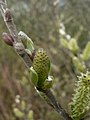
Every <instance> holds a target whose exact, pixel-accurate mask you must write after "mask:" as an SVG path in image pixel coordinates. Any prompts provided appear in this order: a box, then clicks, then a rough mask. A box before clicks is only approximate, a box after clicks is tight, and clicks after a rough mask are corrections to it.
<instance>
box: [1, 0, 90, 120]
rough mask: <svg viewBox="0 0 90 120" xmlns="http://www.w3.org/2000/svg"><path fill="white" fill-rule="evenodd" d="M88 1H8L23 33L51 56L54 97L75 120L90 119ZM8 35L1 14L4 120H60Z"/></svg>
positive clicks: (2, 109) (2, 114)
mask: <svg viewBox="0 0 90 120" xmlns="http://www.w3.org/2000/svg"><path fill="white" fill-rule="evenodd" d="M89 3H90V2H89V0H78V1H75V0H72V1H71V0H52V1H50V0H39V1H38V0H28V1H27V0H19V1H18V0H15V1H14V0H10V1H8V6H10V8H11V11H12V13H13V17H14V20H15V24H16V26H17V27H18V31H20V30H22V31H24V32H25V33H26V34H27V35H28V36H29V37H30V38H31V39H32V41H33V42H34V45H35V48H36V50H38V48H43V49H44V50H45V51H46V52H47V54H48V56H49V57H50V60H51V73H50V74H51V75H53V76H54V83H53V86H52V90H53V93H54V95H55V96H56V98H57V99H58V101H59V102H60V103H61V105H62V106H63V108H64V109H65V110H66V111H67V112H68V113H69V115H70V116H71V117H72V119H74V120H81V119H83V118H84V119H85V120H88V119H90V117H89V110H90V95H89V93H90V88H89V87H90V85H89V84H90V74H89V71H90V61H89V60H90V55H89V53H90V42H89V39H90V33H89V31H90V30H89V29H90V27H89V19H90V17H89V11H90V8H89ZM7 31H8V30H6V26H5V25H4V22H3V19H2V16H0V44H1V47H0V120H25V119H27V120H58V119H60V118H59V116H58V114H57V113H56V112H55V111H54V110H53V108H51V107H49V106H48V104H47V103H45V102H44V100H42V99H41V98H40V96H39V95H38V93H37V92H36V91H35V89H34V86H33V84H32V82H31V81H30V75H29V73H28V71H27V68H26V66H25V65H24V64H23V60H22V59H21V58H20V57H18V55H17V54H16V53H15V51H14V50H13V49H12V47H9V46H7V45H6V44H5V43H4V42H3V38H2V33H3V32H7ZM87 70H88V72H87ZM77 76H79V78H78V77H77ZM41 77H42V76H41ZM75 83H76V86H75ZM74 89H75V92H74ZM72 94H74V95H73V97H72ZM61 120H62V118H61Z"/></svg>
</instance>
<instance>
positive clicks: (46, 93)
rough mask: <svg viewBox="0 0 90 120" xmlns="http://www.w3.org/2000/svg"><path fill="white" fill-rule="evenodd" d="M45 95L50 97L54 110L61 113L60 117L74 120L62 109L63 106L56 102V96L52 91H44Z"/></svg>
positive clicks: (65, 119)
mask: <svg viewBox="0 0 90 120" xmlns="http://www.w3.org/2000/svg"><path fill="white" fill-rule="evenodd" d="M43 92H44V93H45V95H46V96H47V97H48V99H49V100H50V102H51V103H52V105H53V106H54V109H55V110H56V111H57V112H58V113H59V115H60V116H62V117H63V118H64V120H72V118H71V117H70V116H69V114H68V113H67V112H66V111H65V110H64V109H63V108H62V107H61V105H60V104H59V103H58V101H57V100H56V98H55V96H54V95H53V93H52V91H51V90H45V91H43Z"/></svg>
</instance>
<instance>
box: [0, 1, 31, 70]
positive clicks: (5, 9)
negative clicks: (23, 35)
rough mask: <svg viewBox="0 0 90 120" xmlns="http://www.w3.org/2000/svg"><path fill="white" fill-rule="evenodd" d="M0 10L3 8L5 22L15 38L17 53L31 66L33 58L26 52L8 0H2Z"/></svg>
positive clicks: (14, 44) (14, 43) (14, 45)
mask: <svg viewBox="0 0 90 120" xmlns="http://www.w3.org/2000/svg"><path fill="white" fill-rule="evenodd" d="M0 10H1V14H2V16H3V19H4V22H5V24H6V26H7V28H8V30H9V32H10V34H11V36H12V38H13V47H14V48H15V50H16V53H17V54H18V55H20V56H21V57H22V58H23V60H24V62H25V64H26V65H27V67H28V68H29V67H30V66H31V64H32V62H31V59H30V57H29V55H28V54H27V53H26V51H25V48H24V46H23V44H22V42H21V40H20V39H19V38H18V32H17V29H16V26H15V24H14V21H13V17H12V14H11V11H10V9H9V8H8V7H7V3H6V0H0Z"/></svg>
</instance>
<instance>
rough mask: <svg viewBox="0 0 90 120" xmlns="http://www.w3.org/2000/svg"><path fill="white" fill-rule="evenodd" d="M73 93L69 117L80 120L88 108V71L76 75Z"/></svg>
mask: <svg viewBox="0 0 90 120" xmlns="http://www.w3.org/2000/svg"><path fill="white" fill-rule="evenodd" d="M78 78H79V80H78V81H77V83H76V89H75V94H74V95H73V98H72V102H71V104H70V105H71V117H72V118H73V120H81V119H82V118H83V117H84V115H85V113H86V112H87V111H88V109H89V108H90V73H89V72H87V73H86V74H82V75H81V76H80V77H78Z"/></svg>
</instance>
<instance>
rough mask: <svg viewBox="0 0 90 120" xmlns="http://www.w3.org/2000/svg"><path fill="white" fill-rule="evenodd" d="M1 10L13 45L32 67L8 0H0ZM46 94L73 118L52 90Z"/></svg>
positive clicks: (64, 115) (54, 103)
mask: <svg viewBox="0 0 90 120" xmlns="http://www.w3.org/2000/svg"><path fill="white" fill-rule="evenodd" d="M0 10H1V14H2V16H3V19H4V22H5V24H6V26H7V28H8V30H9V32H10V35H11V36H12V38H13V47H14V49H15V51H16V53H17V54H18V55H19V56H20V57H21V58H23V60H24V62H25V64H26V65H27V68H30V67H31V64H32V61H31V59H30V57H29V55H28V54H27V53H26V51H25V48H24V46H23V44H22V42H21V40H20V39H19V38H18V31H17V29H16V26H15V24H14V20H13V17H12V14H11V11H10V9H9V8H8V7H7V2H6V0H0ZM43 92H44V93H45V94H46V96H47V97H48V98H49V100H50V101H51V103H52V104H53V106H54V109H55V110H56V111H57V112H58V113H59V115H61V116H63V118H64V120H72V119H71V118H70V117H69V115H68V113H67V112H66V111H65V110H64V109H63V108H62V107H61V105H60V104H59V103H58V102H57V100H56V98H55V97H54V95H53V94H52V92H51V91H50V90H47V91H43Z"/></svg>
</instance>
